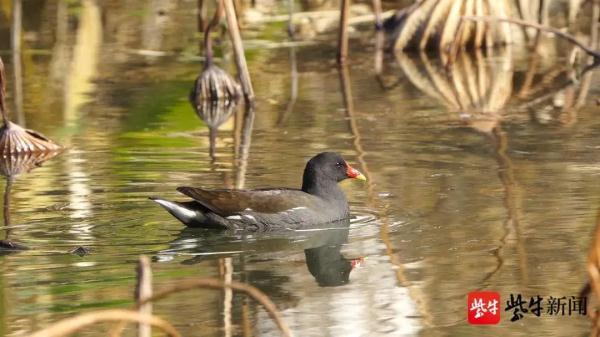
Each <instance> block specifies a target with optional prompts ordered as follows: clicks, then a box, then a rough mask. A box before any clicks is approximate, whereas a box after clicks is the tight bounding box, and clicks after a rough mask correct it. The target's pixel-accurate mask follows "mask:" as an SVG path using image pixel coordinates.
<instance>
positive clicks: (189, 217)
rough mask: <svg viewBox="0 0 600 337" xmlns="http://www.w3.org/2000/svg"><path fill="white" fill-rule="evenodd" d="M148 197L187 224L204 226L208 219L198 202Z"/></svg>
mask: <svg viewBox="0 0 600 337" xmlns="http://www.w3.org/2000/svg"><path fill="white" fill-rule="evenodd" d="M148 199H150V200H152V201H154V202H156V203H157V204H159V205H161V206H162V207H163V208H164V209H166V210H167V211H168V212H169V213H171V215H172V216H174V217H176V218H177V220H179V221H181V222H183V223H184V224H185V225H186V226H189V227H204V226H203V224H204V223H205V222H206V220H207V219H206V215H205V214H204V213H203V212H202V211H201V210H199V209H198V208H197V203H196V202H193V201H191V202H177V201H169V200H165V199H162V198H157V197H149V198H148ZM194 206H196V207H194Z"/></svg>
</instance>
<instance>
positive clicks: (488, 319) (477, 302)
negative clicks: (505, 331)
mask: <svg viewBox="0 0 600 337" xmlns="http://www.w3.org/2000/svg"><path fill="white" fill-rule="evenodd" d="M467 317H468V319H469V324H481V325H483V324H498V323H500V293H497V292H495V291H472V292H470V293H469V295H468V296H467Z"/></svg>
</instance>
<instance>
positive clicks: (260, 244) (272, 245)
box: [154, 220, 364, 287]
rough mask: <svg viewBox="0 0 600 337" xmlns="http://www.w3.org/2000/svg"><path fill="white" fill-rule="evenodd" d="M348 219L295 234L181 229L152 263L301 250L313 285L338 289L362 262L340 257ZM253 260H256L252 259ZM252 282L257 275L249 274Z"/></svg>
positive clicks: (197, 260) (262, 255) (346, 233)
mask: <svg viewBox="0 0 600 337" xmlns="http://www.w3.org/2000/svg"><path fill="white" fill-rule="evenodd" d="M349 225H350V221H349V220H343V221H337V222H333V223H328V224H324V225H319V226H311V227H310V228H307V229H303V230H298V231H291V230H290V231H284V232H268V233H259V234H254V235H252V240H248V237H247V234H243V233H231V232H215V231H206V230H202V229H195V228H189V227H188V228H184V229H183V230H182V231H181V232H180V233H179V235H178V237H177V238H176V239H175V240H174V241H172V242H171V243H170V248H169V249H166V250H162V251H160V252H158V253H157V254H156V256H155V257H154V260H155V261H169V260H172V259H173V258H174V257H175V256H177V255H183V256H188V255H192V257H191V258H188V259H186V260H184V261H182V263H183V264H197V263H200V262H203V261H206V260H207V259H214V258H216V257H223V256H228V255H232V254H241V255H243V254H245V253H246V252H251V254H252V255H258V260H263V259H267V260H268V256H269V254H272V253H281V252H283V253H285V254H286V255H289V253H286V252H292V251H299V250H304V256H305V257H306V266H307V268H308V270H309V272H310V273H311V275H312V276H313V277H314V278H315V280H316V281H317V283H318V284H319V285H320V286H323V287H332V286H340V285H344V284H346V283H348V281H349V276H350V272H351V271H352V270H353V269H354V268H355V267H357V266H358V265H360V263H362V262H363V260H364V259H363V258H357V259H346V258H345V257H344V256H343V255H342V254H341V248H342V245H344V244H346V243H347V242H348V234H349ZM255 259H256V258H255ZM253 275H254V276H256V279H258V278H259V276H260V275H261V274H260V273H258V272H255V273H253Z"/></svg>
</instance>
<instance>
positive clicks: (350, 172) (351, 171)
mask: <svg viewBox="0 0 600 337" xmlns="http://www.w3.org/2000/svg"><path fill="white" fill-rule="evenodd" d="M346 175H347V176H348V178H352V179H358V180H367V177H365V176H364V175H363V174H362V173H360V172H359V171H358V170H357V169H355V168H354V167H352V166H350V165H348V163H346Z"/></svg>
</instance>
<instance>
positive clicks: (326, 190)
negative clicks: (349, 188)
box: [302, 180, 347, 203]
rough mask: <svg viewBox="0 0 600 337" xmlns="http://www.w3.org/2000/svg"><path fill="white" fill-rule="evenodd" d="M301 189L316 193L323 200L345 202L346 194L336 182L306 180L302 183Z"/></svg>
mask: <svg viewBox="0 0 600 337" xmlns="http://www.w3.org/2000/svg"><path fill="white" fill-rule="evenodd" d="M302 191H304V192H306V193H308V194H312V195H316V196H318V197H320V198H323V199H325V200H336V201H340V202H344V203H346V202H347V200H346V194H344V191H342V189H341V188H340V187H339V186H338V184H337V183H335V182H331V181H327V182H326V183H320V182H319V181H318V180H316V181H315V180H313V181H307V180H305V181H304V182H303V183H302Z"/></svg>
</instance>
